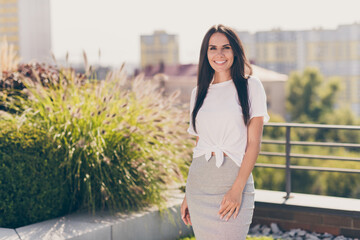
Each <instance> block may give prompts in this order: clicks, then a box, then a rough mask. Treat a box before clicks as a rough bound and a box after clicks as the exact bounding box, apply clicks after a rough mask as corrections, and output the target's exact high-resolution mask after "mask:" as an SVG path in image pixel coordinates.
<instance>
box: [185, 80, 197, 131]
mask: <svg viewBox="0 0 360 240" xmlns="http://www.w3.org/2000/svg"><path fill="white" fill-rule="evenodd" d="M195 97H196V87H195V88H194V89H193V90H192V92H191V96H190V111H189V112H190V117H189V119H190V121H189V122H190V123H189V128H188V129H187V132H188V133H190V134H191V135H195V136H198V134H197V133H196V132H195V130H194V128H193V126H192V119H191V113H192V111H193V109H194V105H195Z"/></svg>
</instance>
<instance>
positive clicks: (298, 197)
mask: <svg viewBox="0 0 360 240" xmlns="http://www.w3.org/2000/svg"><path fill="white" fill-rule="evenodd" d="M285 195H286V193H285V192H278V191H268V190H259V189H257V190H256V192H255V212H254V218H253V223H252V225H255V224H258V223H260V224H268V225H269V224H270V223H271V222H276V223H277V224H278V225H279V226H280V227H281V228H282V229H284V230H290V229H291V228H302V229H305V230H308V231H315V232H328V233H331V234H334V235H344V236H346V237H359V236H360V199H352V198H341V197H330V196H321V195H311V194H301V193H293V194H291V196H292V197H291V198H289V199H287V200H286V199H285V198H284V196H285Z"/></svg>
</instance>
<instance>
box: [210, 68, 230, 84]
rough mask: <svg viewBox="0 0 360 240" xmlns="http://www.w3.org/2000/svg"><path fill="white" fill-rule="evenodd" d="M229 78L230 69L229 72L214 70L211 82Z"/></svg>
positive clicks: (223, 80)
mask: <svg viewBox="0 0 360 240" xmlns="http://www.w3.org/2000/svg"><path fill="white" fill-rule="evenodd" d="M230 79H231V75H230V71H229V72H215V74H214V82H213V83H220V82H225V81H228V80H230Z"/></svg>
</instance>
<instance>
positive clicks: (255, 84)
mask: <svg viewBox="0 0 360 240" xmlns="http://www.w3.org/2000/svg"><path fill="white" fill-rule="evenodd" d="M248 86H249V87H248V88H249V90H250V91H258V90H260V89H263V88H264V86H263V84H262V82H261V81H260V79H259V78H258V77H255V76H249V78H248Z"/></svg>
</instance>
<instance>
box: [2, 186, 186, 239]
mask: <svg viewBox="0 0 360 240" xmlns="http://www.w3.org/2000/svg"><path fill="white" fill-rule="evenodd" d="M169 196H171V198H169V201H168V202H167V210H168V211H164V212H163V213H162V214H161V213H160V212H159V210H157V208H156V207H151V208H148V209H146V210H144V211H142V212H136V213H130V214H120V213H119V214H115V215H111V214H109V213H98V214H96V215H94V216H93V215H91V214H87V213H76V214H71V215H67V216H64V217H60V218H56V219H51V220H47V221H44V222H39V223H35V224H31V225H28V226H24V227H20V228H17V229H16V231H17V233H18V235H17V234H16V232H15V230H13V229H3V228H2V229H0V239H1V240H3V239H4V240H5V239H6V240H9V239H11V240H20V239H21V240H35V239H36V240H39V239H49V240H58V239H59V240H62V239H72V240H85V239H86V240H99V239H101V240H115V239H116V240H120V239H121V240H125V239H134V240H135V239H136V240H139V239H147V240H153V239H154V240H155V239H156V240H158V239H164V240H169V239H174V240H175V239H177V238H179V237H184V236H187V235H189V234H191V233H192V228H191V227H190V226H186V225H185V224H184V223H183V222H182V220H181V214H180V205H181V202H182V200H183V198H184V194H183V193H180V191H177V190H175V189H174V190H173V191H169ZM19 236H20V238H19Z"/></svg>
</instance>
